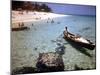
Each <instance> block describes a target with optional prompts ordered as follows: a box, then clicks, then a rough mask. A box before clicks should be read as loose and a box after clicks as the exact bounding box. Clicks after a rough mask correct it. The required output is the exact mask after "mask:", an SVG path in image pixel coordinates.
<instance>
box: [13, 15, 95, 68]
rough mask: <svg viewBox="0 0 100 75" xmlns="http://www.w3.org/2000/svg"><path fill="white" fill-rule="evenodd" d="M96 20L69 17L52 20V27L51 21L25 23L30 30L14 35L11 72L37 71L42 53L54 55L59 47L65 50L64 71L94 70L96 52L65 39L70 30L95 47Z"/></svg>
mask: <svg viewBox="0 0 100 75" xmlns="http://www.w3.org/2000/svg"><path fill="white" fill-rule="evenodd" d="M95 19H96V18H95V17H94V16H72V15H69V16H66V17H59V18H53V20H54V23H51V20H43V21H38V22H30V23H25V25H28V26H29V27H30V30H26V31H12V32H11V36H12V41H11V43H12V44H11V49H12V50H11V52H12V55H11V60H12V64H11V65H12V69H15V68H16V67H22V66H32V67H35V64H36V62H37V58H38V55H39V53H43V52H55V51H56V49H57V48H59V46H60V45H59V44H61V45H63V46H64V47H65V50H64V54H63V61H64V65H65V70H74V69H75V65H77V66H79V67H81V68H84V69H87V68H89V69H94V68H95V62H96V61H95V49H94V50H88V49H80V48H76V47H74V46H72V45H71V44H70V43H69V42H67V41H65V40H64V39H63V31H64V30H65V26H67V27H68V31H69V32H72V33H74V34H80V35H81V36H83V37H84V38H86V39H90V40H92V41H93V42H94V43H95V41H96V40H95V27H96V25H95V24H96V21H95ZM47 21H48V23H47ZM32 24H33V26H32Z"/></svg>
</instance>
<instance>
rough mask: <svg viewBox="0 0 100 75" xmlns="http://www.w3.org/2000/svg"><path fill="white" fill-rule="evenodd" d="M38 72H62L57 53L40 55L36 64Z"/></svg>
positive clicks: (59, 56) (60, 58)
mask: <svg viewBox="0 0 100 75" xmlns="http://www.w3.org/2000/svg"><path fill="white" fill-rule="evenodd" d="M36 67H37V69H38V70H39V71H40V72H55V71H64V63H63V59H62V56H61V55H60V54H58V53H55V52H54V53H53V52H49V53H40V54H39V57H38V61H37V64H36Z"/></svg>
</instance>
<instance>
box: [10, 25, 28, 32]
mask: <svg viewBox="0 0 100 75" xmlns="http://www.w3.org/2000/svg"><path fill="white" fill-rule="evenodd" d="M27 29H29V28H28V27H26V26H23V27H15V28H12V31H21V30H27Z"/></svg>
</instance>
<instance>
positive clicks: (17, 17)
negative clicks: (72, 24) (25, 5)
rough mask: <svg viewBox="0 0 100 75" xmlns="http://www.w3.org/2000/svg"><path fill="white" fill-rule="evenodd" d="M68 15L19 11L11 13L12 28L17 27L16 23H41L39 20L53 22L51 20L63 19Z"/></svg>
mask: <svg viewBox="0 0 100 75" xmlns="http://www.w3.org/2000/svg"><path fill="white" fill-rule="evenodd" d="M63 16H68V15H63V14H55V13H50V12H36V11H34V12H31V11H30V12H28V13H27V12H26V11H23V12H20V11H12V27H17V26H18V23H22V22H23V23H25V22H34V21H41V20H45V19H47V20H53V18H57V17H63Z"/></svg>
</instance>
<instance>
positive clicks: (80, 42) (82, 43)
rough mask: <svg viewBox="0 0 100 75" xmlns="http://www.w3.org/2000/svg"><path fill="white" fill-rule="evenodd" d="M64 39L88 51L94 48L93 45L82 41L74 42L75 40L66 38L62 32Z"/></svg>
mask: <svg viewBox="0 0 100 75" xmlns="http://www.w3.org/2000/svg"><path fill="white" fill-rule="evenodd" d="M64 39H65V40H67V41H69V42H73V43H74V44H76V45H77V46H80V47H84V48H87V49H90V50H93V49H94V48H95V45H94V44H90V43H84V42H82V41H76V40H73V39H72V38H70V37H67V36H66V33H65V32H64Z"/></svg>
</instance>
